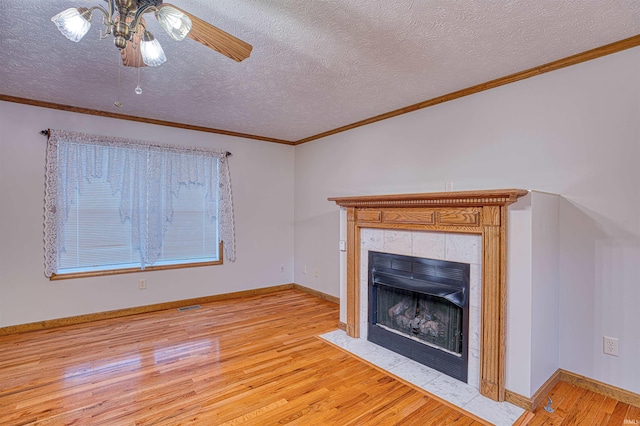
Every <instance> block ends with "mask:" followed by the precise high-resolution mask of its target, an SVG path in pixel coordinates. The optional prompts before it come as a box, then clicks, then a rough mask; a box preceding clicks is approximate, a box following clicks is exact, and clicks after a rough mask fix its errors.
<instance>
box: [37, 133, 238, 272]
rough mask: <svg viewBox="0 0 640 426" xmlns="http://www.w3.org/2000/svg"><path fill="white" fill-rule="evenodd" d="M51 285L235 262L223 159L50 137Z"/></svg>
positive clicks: (176, 149) (115, 141) (213, 153)
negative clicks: (76, 279)
mask: <svg viewBox="0 0 640 426" xmlns="http://www.w3.org/2000/svg"><path fill="white" fill-rule="evenodd" d="M46 170H47V175H46V191H45V275H46V276H48V277H51V278H52V279H53V278H62V277H77V276H85V275H99V274H105V273H117V272H131V271H138V270H142V269H146V268H158V267H162V268H167V267H184V266H185V265H209V264H215V263H221V260H222V258H221V256H222V252H221V251H222V250H221V248H222V241H224V251H225V253H226V255H227V258H228V259H229V260H232V261H233V260H235V259H234V258H235V247H234V238H233V235H234V230H233V208H232V202H231V188H230V179H229V169H228V164H227V153H226V152H223V151H219V150H207V149H202V148H186V147H181V146H173V145H152V144H149V143H144V142H140V141H131V140H127V139H122V138H109V137H102V136H95V135H86V134H82V133H75V132H64V131H59V130H51V131H50V134H49V141H48V146H47V168H46Z"/></svg>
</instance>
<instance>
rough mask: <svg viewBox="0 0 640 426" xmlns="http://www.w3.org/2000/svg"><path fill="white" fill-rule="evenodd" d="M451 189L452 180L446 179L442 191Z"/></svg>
mask: <svg viewBox="0 0 640 426" xmlns="http://www.w3.org/2000/svg"><path fill="white" fill-rule="evenodd" d="M451 191H453V182H451V181H446V182H445V183H444V192H451Z"/></svg>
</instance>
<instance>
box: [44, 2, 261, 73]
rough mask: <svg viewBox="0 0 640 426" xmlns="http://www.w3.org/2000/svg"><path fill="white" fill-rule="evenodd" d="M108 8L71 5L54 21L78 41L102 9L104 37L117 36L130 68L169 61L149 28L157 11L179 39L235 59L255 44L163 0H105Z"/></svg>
mask: <svg viewBox="0 0 640 426" xmlns="http://www.w3.org/2000/svg"><path fill="white" fill-rule="evenodd" d="M105 2H106V3H107V8H106V9H105V8H104V7H102V6H99V5H97V6H93V7H91V8H88V9H87V8H85V7H78V8H70V9H67V10H65V11H63V12H60V13H58V14H57V15H55V16H54V17H53V18H51V21H53V23H54V24H56V26H57V27H58V29H59V30H60V32H61V33H62V34H63V35H64V36H65V37H67V38H68V39H69V40H72V41H75V42H78V41H80V40H81V39H82V37H84V35H85V34H86V33H87V31H89V27H90V26H91V18H92V14H93V12H94V11H96V10H98V11H100V12H102V15H103V18H102V24H103V25H104V26H105V32H104V33H101V36H100V37H101V38H107V37H108V36H109V35H110V34H113V36H114V44H115V46H116V47H117V48H118V49H120V54H121V56H122V63H123V64H124V65H125V66H129V67H143V66H146V65H148V66H158V65H161V64H162V63H164V62H165V61H166V57H165V54H164V51H163V50H162V47H161V46H160V43H159V42H158V41H157V40H156V39H155V37H154V36H153V34H151V32H149V31H148V30H147V28H146V23H145V20H144V18H143V16H144V15H145V14H148V13H153V14H154V15H155V18H156V19H157V20H158V22H159V23H160V26H161V27H162V28H163V29H164V30H165V31H166V32H167V34H169V36H170V37H171V38H172V39H174V40H177V41H180V40H183V39H184V38H185V37H187V36H188V37H189V38H191V39H193V40H195V41H197V42H198V43H201V44H203V45H204V46H207V47H209V48H211V49H213V50H215V51H217V52H219V53H221V54H223V55H225V56H227V57H229V58H231V59H233V60H235V61H238V62H240V61H242V60H244V59H246V58H248V57H249V55H250V54H251V49H252V46H251V45H250V44H248V43H246V42H244V41H242V40H240V39H238V38H236V37H234V36H232V35H231V34H228V33H226V32H225V31H222V30H221V29H219V28H216V27H214V26H213V25H211V24H209V23H207V22H205V21H203V20H202V19H200V18H198V17H196V16H193V15H191V14H189V13H188V12H185V11H183V10H181V9H179V8H177V7H176V6H173V5H171V4H166V3H163V1H162V0H105Z"/></svg>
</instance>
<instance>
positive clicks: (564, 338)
mask: <svg viewBox="0 0 640 426" xmlns="http://www.w3.org/2000/svg"><path fill="white" fill-rule="evenodd" d="M639 77H640V48H634V49H630V50H626V51H623V52H619V53H616V54H613V55H609V56H606V57H603V58H599V59H596V60H593V61H589V62H586V63H582V64H579V65H575V66H572V67H569V68H564V69H561V70H558V71H554V72H552V73H548V74H544V75H541V76H538V77H534V78H530V79H527V80H524V81H520V82H517V83H513V84H510V85H507V86H503V87H499V88H496V89H492V90H490V91H486V92H482V93H478V94H475V95H472V96H468V97H465V98H462V99H458V100H455V101H451V102H447V103H444V104H441V105H438V106H434V107H430V108H427V109H424V110H420V111H416V112H413V113H410V114H405V115H402V116H399V117H395V118H393V119H389V120H385V121H382V122H379V123H374V124H371V125H368V126H365V127H361V128H357V129H354V130H350V131H348V132H344V133H340V134H337V135H334V136H331V137H327V138H324V139H321V140H318V141H314V142H310V143H307V144H303V145H300V146H297V147H296V152H295V222H296V227H295V265H296V271H295V276H294V279H295V281H296V282H297V283H299V284H302V285H306V286H309V287H312V288H315V289H317V290H320V291H323V292H326V293H329V294H333V295H336V296H338V295H339V293H340V287H339V283H340V269H339V266H340V262H339V259H340V256H339V252H338V246H337V244H338V243H337V241H338V239H339V226H340V225H339V209H338V207H337V206H335V204H333V203H330V202H328V201H326V199H327V197H333V196H349V195H365V194H385V193H409V192H429V191H442V190H444V183H445V181H453V183H454V189H455V190H464V189H489V188H507V187H516V188H525V189H536V190H540V191H547V192H551V193H557V194H560V195H561V196H562V199H561V202H560V221H559V222H560V259H559V269H560V277H559V278H560V279H559V280H560V301H559V303H560V320H559V321H558V324H557V327H558V329H559V338H560V355H559V359H560V362H559V364H560V367H561V368H563V369H566V370H569V371H572V372H574V373H577V374H581V375H585V376H587V377H591V378H594V379H596V380H600V381H603V382H605V383H609V384H612V385H615V386H619V387H622V388H624V389H628V390H630V391H633V392H640V369H639V368H638V366H637V360H638V359H640V327H638V314H637V312H638V307H639V306H640V285H638V283H640V262H638V259H640V167H638V163H640V124H639V123H640V78H639ZM425 84H428V82H425ZM372 90H374V88H372ZM302 265H308V267H309V266H311V267H313V268H318V270H319V272H320V274H319V277H318V278H315V277H314V276H313V274H309V273H307V274H303V273H302V270H301V268H302ZM603 334H606V335H608V336H612V337H617V338H619V339H620V357H617V358H616V357H611V356H607V355H604V354H603V353H602V335H603Z"/></svg>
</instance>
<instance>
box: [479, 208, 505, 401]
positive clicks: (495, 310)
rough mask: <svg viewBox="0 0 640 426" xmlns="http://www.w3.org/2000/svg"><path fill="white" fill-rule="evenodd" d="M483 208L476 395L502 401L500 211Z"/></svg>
mask: <svg viewBox="0 0 640 426" xmlns="http://www.w3.org/2000/svg"><path fill="white" fill-rule="evenodd" d="M505 209H506V207H499V206H485V207H484V208H483V211H482V253H483V259H482V264H483V267H482V271H483V273H482V301H483V303H482V322H481V323H482V334H481V336H482V337H481V347H482V348H483V350H482V351H481V356H480V393H481V394H482V395H484V396H486V397H488V398H491V399H493V400H495V401H504V384H505V351H506V321H505V315H506V309H505V308H506V282H505V274H506V270H505V262H504V258H505V256H506V248H505V235H504V225H506V224H505V223H503V222H504V220H505V216H504V210H505Z"/></svg>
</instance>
